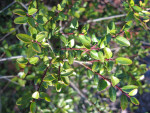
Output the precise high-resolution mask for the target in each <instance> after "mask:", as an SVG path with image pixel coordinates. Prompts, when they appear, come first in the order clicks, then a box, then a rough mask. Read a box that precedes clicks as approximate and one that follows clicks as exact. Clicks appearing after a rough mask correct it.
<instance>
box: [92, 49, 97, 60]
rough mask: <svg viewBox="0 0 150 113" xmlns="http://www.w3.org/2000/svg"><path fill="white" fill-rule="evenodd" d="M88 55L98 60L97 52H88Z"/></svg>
mask: <svg viewBox="0 0 150 113" xmlns="http://www.w3.org/2000/svg"><path fill="white" fill-rule="evenodd" d="M90 55H91V57H92V58H94V59H97V60H99V56H98V52H97V51H95V50H91V51H90Z"/></svg>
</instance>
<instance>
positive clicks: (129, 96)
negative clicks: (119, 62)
mask: <svg viewBox="0 0 150 113" xmlns="http://www.w3.org/2000/svg"><path fill="white" fill-rule="evenodd" d="M80 64H81V65H82V66H84V67H85V68H86V69H88V70H91V71H92V72H93V73H95V74H97V75H99V76H100V77H101V78H102V79H104V80H106V81H108V82H109V83H110V84H111V85H112V83H111V82H110V80H108V79H107V78H105V77H103V76H102V75H101V74H99V73H97V72H94V71H93V70H92V69H91V68H90V67H88V66H86V65H84V64H82V63H80ZM115 87H116V88H117V89H118V90H120V91H121V92H122V93H124V94H125V95H126V96H127V97H129V98H130V96H129V95H128V94H127V93H125V92H124V91H123V90H122V89H121V88H120V87H118V86H117V85H115Z"/></svg>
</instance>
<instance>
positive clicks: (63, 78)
mask: <svg viewBox="0 0 150 113" xmlns="http://www.w3.org/2000/svg"><path fill="white" fill-rule="evenodd" d="M61 79H62V81H63V82H64V83H65V85H69V83H70V82H69V77H68V76H63V77H61Z"/></svg>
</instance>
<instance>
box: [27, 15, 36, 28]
mask: <svg viewBox="0 0 150 113" xmlns="http://www.w3.org/2000/svg"><path fill="white" fill-rule="evenodd" d="M28 23H29V25H30V26H32V27H35V20H34V19H33V18H32V17H28Z"/></svg>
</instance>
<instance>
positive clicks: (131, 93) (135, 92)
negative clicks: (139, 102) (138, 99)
mask: <svg viewBox="0 0 150 113" xmlns="http://www.w3.org/2000/svg"><path fill="white" fill-rule="evenodd" d="M137 92H138V89H133V90H132V91H131V92H130V93H129V95H130V96H134V95H136V94H137Z"/></svg>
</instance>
